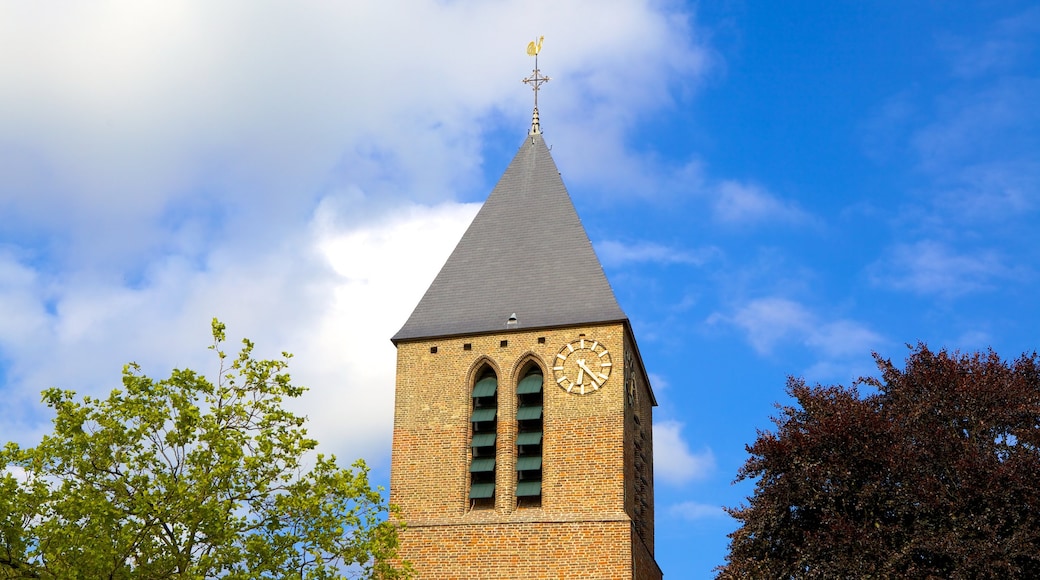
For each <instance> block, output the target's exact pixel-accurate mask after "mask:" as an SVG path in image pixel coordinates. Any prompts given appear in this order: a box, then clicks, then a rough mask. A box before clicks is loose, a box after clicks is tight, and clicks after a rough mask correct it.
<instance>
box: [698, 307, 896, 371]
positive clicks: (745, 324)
mask: <svg viewBox="0 0 1040 580" xmlns="http://www.w3.org/2000/svg"><path fill="white" fill-rule="evenodd" d="M708 322H709V323H727V324H731V325H733V326H736V327H737V328H740V329H741V330H743V331H744V333H745V335H746V336H747V340H748V342H750V343H751V346H752V347H754V349H755V350H756V351H757V352H758V353H759V354H771V353H772V352H773V350H774V349H775V348H776V347H777V346H779V345H787V344H791V343H796V344H801V345H803V346H805V347H807V348H808V349H810V350H811V351H812V352H813V353H815V355H816V356H818V357H822V358H823V359H824V360H822V361H819V362H817V363H816V364H815V365H814V366H812V367H811V368H810V369H809V370H808V371H807V374H809V375H810V376H814V377H821V378H822V377H832V376H835V375H844V376H857V375H855V374H854V373H853V374H852V375H848V373H847V372H846V371H848V370H849V365H850V361H854V360H856V359H862V358H863V357H864V356H866V355H867V354H869V353H870V352H871V351H872V350H875V349H877V347H878V346H880V345H881V344H882V343H883V340H884V339H883V338H882V337H881V335H879V334H878V333H877V332H875V331H874V330H872V329H871V328H870V327H869V326H868V325H866V324H864V323H862V322H857V321H854V320H847V319H838V320H830V321H829V320H826V319H824V318H823V317H822V316H820V315H819V314H817V313H815V312H813V311H811V310H810V309H808V308H807V307H805V306H804V305H803V304H801V303H799V302H795V301H793V300H790V299H787V298H780V297H776V296H772V297H767V298H758V299H755V300H752V301H750V302H748V303H746V304H744V305H743V306H740V307H739V308H737V309H736V311H735V312H733V313H732V314H730V315H722V314H718V313H716V314H713V315H712V316H711V317H709V319H708ZM853 366H855V367H856V368H859V366H858V365H853ZM861 374H862V373H861Z"/></svg>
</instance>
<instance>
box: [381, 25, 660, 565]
mask: <svg viewBox="0 0 1040 580" xmlns="http://www.w3.org/2000/svg"><path fill="white" fill-rule="evenodd" d="M532 47H534V43H532ZM532 47H529V49H528V52H529V53H532V54H533V55H535V56H536V55H537V49H538V48H540V43H539V46H538V47H537V48H534V52H532ZM535 62H536V64H535V70H534V76H533V77H532V78H529V79H526V81H527V82H529V83H532V81H533V83H532V84H533V85H534V88H535V95H536V100H535V109H534V120H533V123H532V127H531V131H530V133H529V134H528V135H527V137H525V138H524V140H523V143H521V145H520V150H519V151H518V152H517V154H516V157H514V158H513V160H512V162H511V163H510V164H509V166H508V168H507V169H506V171H505V174H504V175H503V176H502V178H501V179H500V180H499V182H498V184H497V185H496V186H495V188H494V189H493V190H492V192H491V195H490V196H489V197H488V199H487V201H486V202H485V203H484V205H483V207H482V208H481V209H480V211H479V212H478V213H477V215H476V217H475V218H474V219H473V223H472V224H470V226H469V229H468V230H467V231H466V233H465V234H464V235H463V237H462V240H461V241H459V243H458V245H457V246H456V248H455V250H454V251H453V252H452V254H451V256H450V257H449V258H448V261H447V262H446V263H445V264H444V266H443V268H442V269H441V271H440V273H439V274H438V275H437V277H436V278H435V279H434V280H433V283H432V284H431V285H430V287H429V289H428V290H427V291H426V294H425V295H424V296H423V298H422V300H421V301H420V302H419V304H418V306H416V308H415V310H414V311H413V312H412V314H411V316H410V317H409V318H408V320H407V322H406V323H405V325H404V326H403V327H402V328H401V330H400V331H399V332H398V333H397V334H396V335H395V336H394V337H393V339H392V340H393V343H394V344H395V345H396V347H397V386H396V389H397V390H396V402H395V408H394V439H393V451H392V460H391V474H390V501H391V503H393V504H395V505H397V506H398V507H399V508H400V515H401V517H402V519H403V520H404V522H405V524H406V526H407V527H406V529H405V530H404V531H403V532H402V533H401V547H400V554H401V556H402V557H403V558H405V559H407V560H409V561H410V562H411V563H412V565H413V566H414V567H415V569H416V571H417V573H418V577H419V578H424V579H447V578H472V579H509V578H524V579H529V578H545V579H552V580H559V579H572V578H590V579H596V580H601V579H622V578H623V579H640V580H642V579H646V580H657V579H660V578H661V570H660V568H659V567H658V566H657V563H656V561H655V560H654V491H653V490H654V486H653V441H652V430H651V415H652V408H653V407H654V406H655V405H656V402H655V400H654V395H653V392H652V390H651V388H650V383H649V381H648V379H647V373H646V369H645V368H644V367H643V364H642V359H641V358H640V355H639V349H638V347H637V346H636V341H635V337H634V336H633V335H632V328H631V325H630V324H629V321H628V318H627V317H626V316H625V314H624V312H622V310H621V308H620V307H619V306H618V303H617V299H616V298H615V297H614V292H613V290H612V289H611V287H610V284H609V283H608V282H607V279H606V276H605V275H604V273H603V268H602V266H601V264H600V262H599V260H598V259H597V257H596V254H595V252H594V251H593V249H592V244H591V243H590V242H589V238H588V235H587V234H586V232H585V229H584V227H583V226H582V224H581V220H580V219H579V218H578V215H577V213H576V211H575V209H574V205H573V203H572V202H571V199H570V196H569V195H568V193H567V190H566V188H565V187H564V184H563V181H562V180H561V178H560V173H559V171H558V170H557V168H556V164H555V162H554V161H553V159H552V157H551V155H550V153H549V148H548V147H547V146H546V144H545V141H544V139H543V137H542V133H541V127H540V124H539V120H538V108H537V89H538V86H539V85H540V84H541V83H542V82H545V80H547V78H546V77H543V76H540V73H539V71H538V68H537V56H536V61H535Z"/></svg>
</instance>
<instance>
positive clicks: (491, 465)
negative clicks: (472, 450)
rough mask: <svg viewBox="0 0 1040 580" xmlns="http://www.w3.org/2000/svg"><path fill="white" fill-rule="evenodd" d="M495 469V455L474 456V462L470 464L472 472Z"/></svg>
mask: <svg viewBox="0 0 1040 580" xmlns="http://www.w3.org/2000/svg"><path fill="white" fill-rule="evenodd" d="M494 470H495V458H494V457H474V458H473V462H472V463H470V464H469V472H470V473H484V472H485V471H494Z"/></svg>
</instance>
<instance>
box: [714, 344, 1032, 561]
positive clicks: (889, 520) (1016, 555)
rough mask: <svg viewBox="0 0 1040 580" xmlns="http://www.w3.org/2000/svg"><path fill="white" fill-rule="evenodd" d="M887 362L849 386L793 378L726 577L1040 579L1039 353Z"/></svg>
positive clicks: (926, 354) (926, 353)
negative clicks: (901, 365) (902, 364)
mask: <svg viewBox="0 0 1040 580" xmlns="http://www.w3.org/2000/svg"><path fill="white" fill-rule="evenodd" d="M875 359H876V361H877V364H878V368H879V369H880V370H881V378H880V379H860V381H858V382H857V383H856V384H854V385H853V386H852V387H848V388H847V387H843V386H829V387H820V386H816V387H809V386H807V385H806V384H805V383H804V382H803V381H800V380H797V379H790V380H789V382H788V392H789V393H790V395H791V396H792V397H793V398H794V400H795V402H796V404H795V405H793V406H785V407H781V413H780V415H779V416H778V417H776V418H775V419H774V422H775V423H776V425H777V429H776V431H775V432H768V431H767V432H759V434H758V438H757V440H756V441H755V443H754V444H753V445H751V446H749V447H748V452H749V453H750V455H751V457H750V458H749V459H748V461H747V463H746V464H745V465H744V466H743V468H742V469H741V470H740V472H739V474H738V477H737V479H738V481H739V480H743V479H754V478H757V483H756V488H755V492H754V495H753V496H752V497H751V498H749V503H748V504H747V505H745V506H742V507H739V508H735V509H731V510H729V513H730V514H731V515H732V516H733V517H735V518H736V519H737V520H738V521H739V523H740V527H739V528H738V529H737V530H736V531H735V532H733V533H732V534H730V538H731V544H730V552H729V554H728V556H727V558H726V560H727V562H726V564H725V565H724V566H722V567H720V569H719V577H720V578H849V577H855V578H1040V485H1038V484H1037V483H1038V482H1040V360H1038V358H1037V355H1036V354H1035V353H1034V354H1033V355H1031V356H1025V355H1023V356H1022V357H1020V358H1019V359H1017V360H1015V361H1011V362H1005V361H1003V360H1001V359H1000V357H998V356H997V355H996V353H994V352H992V351H989V352H987V353H972V354H965V355H962V354H959V353H953V354H950V353H947V352H946V351H945V350H943V351H940V352H938V353H936V352H932V351H930V350H929V349H928V348H927V347H926V346H925V345H923V344H922V345H918V346H917V347H916V348H915V349H913V350H912V351H911V353H910V356H909V357H908V359H907V362H906V369H905V370H901V369H898V368H896V367H895V366H894V365H893V364H892V363H891V362H890V361H888V360H884V359H882V358H881V357H879V356H877V355H875ZM857 385H861V386H866V387H868V388H869V389H870V390H871V391H873V392H871V393H870V394H868V395H866V396H861V394H860V392H859V390H858V388H857Z"/></svg>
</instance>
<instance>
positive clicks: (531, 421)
mask: <svg viewBox="0 0 1040 580" xmlns="http://www.w3.org/2000/svg"><path fill="white" fill-rule="evenodd" d="M543 382H544V381H543V379H542V371H541V369H539V368H538V367H536V366H532V367H531V368H530V369H529V370H528V371H527V373H526V375H525V376H524V378H523V379H521V380H520V382H519V383H517V385H516V398H517V407H516V424H517V434H516V501H517V505H518V506H519V507H533V506H540V505H541V504H542V427H543V421H542V402H543V399H542V384H543Z"/></svg>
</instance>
